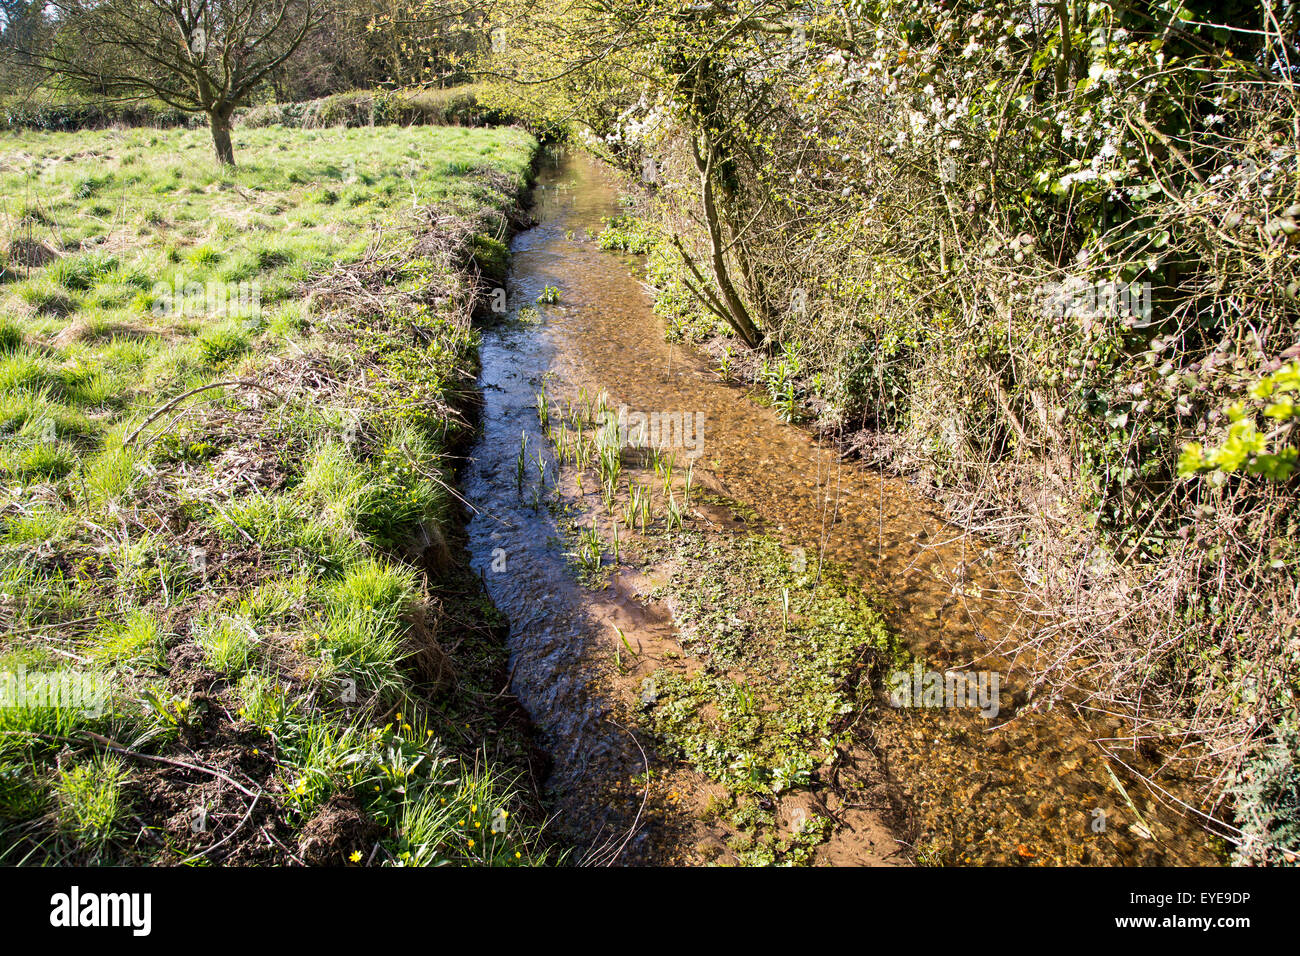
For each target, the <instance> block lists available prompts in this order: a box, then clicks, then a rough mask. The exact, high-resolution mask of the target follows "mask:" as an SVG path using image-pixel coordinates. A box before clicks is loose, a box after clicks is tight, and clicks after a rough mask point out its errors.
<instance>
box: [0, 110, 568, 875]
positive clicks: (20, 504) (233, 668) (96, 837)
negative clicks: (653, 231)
mask: <svg viewBox="0 0 1300 956" xmlns="http://www.w3.org/2000/svg"><path fill="white" fill-rule="evenodd" d="M535 146H536V144H535V143H534V141H533V140H532V139H531V137H529V136H528V135H527V134H525V133H523V132H520V131H518V130H509V129H507V130H468V129H450V128H430V127H423V128H410V129H403V128H396V127H380V128H373V129H354V130H314V131H306V130H286V129H282V128H278V127H269V128H263V129H256V130H243V131H240V132H239V133H238V135H237V137H236V158H237V161H238V162H239V163H240V166H239V167H237V168H236V169H233V170H230V169H222V168H220V167H218V166H217V165H216V164H215V162H214V161H213V160H211V159H210V158H209V153H210V152H211V144H210V142H209V141H208V136H207V133H206V132H205V131H188V130H172V131H165V132H160V131H156V130H127V131H114V130H108V131H102V132H81V133H54V134H49V133H25V134H2V135H0V197H3V198H0V249H3V253H2V254H0V256H2V258H0V269H3V273H2V275H0V630H2V632H3V634H4V636H3V638H0V680H3V681H4V682H5V683H4V684H3V685H0V695H3V700H0V826H2V827H3V830H2V831H0V862H4V863H7V864H13V863H19V862H60V861H71V862H137V863H139V862H145V863H147V862H178V861H187V862H191V863H212V862H222V863H257V862H279V863H283V862H290V861H294V860H301V861H304V862H317V863H334V864H346V863H355V864H364V863H367V862H369V863H372V864H377V863H381V862H389V863H398V864H405V863H432V862H439V861H452V862H462V863H528V862H536V860H537V859H539V858H540V857H541V856H542V855H543V854H544V850H542V849H541V847H540V842H539V840H538V839H537V836H536V833H535V831H534V830H532V829H530V828H529V827H528V826H526V825H523V824H520V823H518V822H516V821H517V820H518V819H519V818H520V816H521V814H520V813H519V812H518V809H517V808H518V807H519V806H521V804H519V802H518V801H517V800H516V798H515V793H514V791H515V784H516V777H517V773H516V771H515V770H514V769H512V768H514V767H516V766H517V765H518V761H516V760H514V759H513V758H514V756H516V754H515V752H514V751H512V750H511V747H516V745H515V744H512V743H511V742H510V741H511V737H510V735H509V734H507V733H504V732H503V730H502V728H501V727H499V726H497V721H498V715H497V714H496V713H495V712H493V711H492V709H491V708H489V707H485V706H482V700H483V699H485V698H486V697H487V696H489V695H490V694H491V693H494V692H495V691H496V689H497V688H498V687H499V683H494V682H496V681H497V680H498V676H499V675H498V674H497V671H498V670H499V669H500V660H499V654H498V653H497V651H496V650H495V649H494V648H493V647H492V639H491V635H490V630H491V613H492V612H491V609H490V607H489V606H487V605H486V604H485V602H483V600H482V598H481V597H480V596H479V595H478V593H477V591H476V590H475V589H474V588H473V586H472V582H470V581H467V580H466V574H465V573H464V572H463V571H462V570H461V569H459V568H458V567H457V566H456V561H455V560H454V558H453V557H452V556H451V552H452V551H453V550H454V535H455V525H456V521H455V518H454V514H453V509H452V498H451V496H450V494H449V491H448V481H449V475H450V472H449V462H448V456H449V452H450V451H451V450H453V449H454V447H455V445H456V443H457V442H458V441H460V440H461V439H462V438H463V437H464V435H465V432H466V429H467V426H466V424H465V422H464V418H463V414H462V413H463V410H464V407H465V398H466V395H467V394H468V392H469V389H470V387H471V386H472V382H473V378H472V375H473V371H474V367H475V360H476V359H475V356H476V346H477V334H476V332H475V331H474V329H473V327H472V325H471V323H470V312H471V310H472V307H473V289H472V288H471V286H472V284H473V282H475V281H479V282H480V283H481V282H482V281H483V280H482V279H477V280H476V279H475V277H476V276H494V275H499V274H500V273H501V271H502V270H503V268H504V263H505V258H506V255H507V253H506V251H505V247H504V245H503V244H502V242H503V240H505V239H506V238H507V231H508V215H509V213H510V212H511V210H512V209H513V208H514V205H515V203H516V201H517V199H518V197H519V195H520V192H521V190H522V188H523V187H524V186H525V184H526V181H527V178H528V170H529V166H530V162H531V158H532V154H533V151H534V149H535ZM182 396H185V397H182ZM449 542H450V543H449ZM448 608H453V609H454V613H449V611H448ZM457 628H459V629H460V631H459V632H458V631H457V630H456V629H457ZM449 636H450V638H451V639H449ZM489 688H490V689H489ZM485 741H492V743H491V744H490V745H486V746H485V743H484V742H485ZM518 746H522V744H520V745H518ZM517 749H518V748H517V747H516V750H517ZM523 816H525V817H526V816H527V814H526V813H524V814H523Z"/></svg>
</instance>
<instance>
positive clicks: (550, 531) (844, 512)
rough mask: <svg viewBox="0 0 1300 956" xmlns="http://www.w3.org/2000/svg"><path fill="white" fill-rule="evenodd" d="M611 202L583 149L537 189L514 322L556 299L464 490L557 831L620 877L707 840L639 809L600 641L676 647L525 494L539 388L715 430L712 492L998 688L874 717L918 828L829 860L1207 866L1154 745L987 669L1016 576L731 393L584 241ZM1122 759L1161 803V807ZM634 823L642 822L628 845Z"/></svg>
mask: <svg viewBox="0 0 1300 956" xmlns="http://www.w3.org/2000/svg"><path fill="white" fill-rule="evenodd" d="M618 199H619V196H618V190H617V188H616V187H615V185H614V184H613V182H612V180H611V179H610V178H609V177H608V175H607V174H606V173H605V171H604V170H603V169H601V168H600V167H599V166H598V165H597V164H596V163H595V162H594V161H593V160H590V159H589V158H587V157H585V156H584V155H582V154H575V155H568V156H565V157H563V158H562V159H561V160H560V161H559V162H558V164H556V165H554V166H552V167H551V168H548V169H546V170H544V171H543V173H542V175H541V176H540V178H539V182H538V188H537V192H536V208H535V210H534V214H535V217H536V219H537V223H538V224H537V225H536V226H535V227H534V228H532V229H529V230H528V231H526V232H523V233H521V234H520V235H519V236H517V237H516V239H515V241H514V244H513V250H514V259H513V270H512V278H511V281H510V288H509V295H510V301H511V303H512V306H516V307H517V306H519V305H523V304H529V303H533V302H535V301H536V300H537V298H538V296H539V295H540V294H541V293H542V291H543V289H545V288H546V287H547V286H554V287H556V288H558V289H559V290H560V291H561V295H560V302H559V303H558V304H555V305H549V306H544V307H539V311H540V313H541V317H540V319H539V320H537V321H534V322H529V323H523V324H521V323H513V324H508V325H503V326H502V327H500V328H496V329H491V330H488V331H487V332H486V333H485V335H484V342H483V347H482V375H481V383H480V384H481V387H482V389H483V394H484V409H483V427H482V437H481V439H480V440H479V442H478V444H477V446H476V447H475V448H474V450H473V451H472V452H471V462H470V464H469V465H468V467H467V470H466V474H465V481H466V493H467V497H468V500H469V502H470V504H471V505H472V506H473V508H474V509H475V512H476V513H475V516H474V518H473V520H472V521H471V523H470V528H469V531H470V547H471V552H472V555H473V561H474V564H475V567H476V569H477V570H478V571H479V572H480V573H481V574H482V575H483V578H484V580H485V582H486V584H487V587H488V589H489V592H490V594H491V596H492V598H493V600H494V601H495V603H496V605H497V606H498V608H500V609H501V611H502V612H504V613H505V614H506V615H507V616H508V618H509V620H510V651H511V662H512V684H511V689H512V691H513V692H514V693H515V694H516V695H517V696H518V698H519V699H520V701H521V702H522V704H523V705H524V707H525V708H526V709H527V710H528V712H529V713H530V714H531V716H532V718H533V721H534V723H535V724H536V726H537V727H538V729H539V731H540V734H541V740H542V744H543V746H544V747H545V748H546V750H547V751H548V752H549V754H550V757H551V761H552V766H551V771H550V778H549V781H548V791H549V793H550V796H551V798H552V800H553V802H554V806H555V808H556V811H557V815H558V819H557V826H559V827H560V829H561V830H563V831H564V832H566V833H567V834H569V835H570V836H572V837H574V838H575V839H577V840H578V841H579V842H580V843H583V844H585V845H587V846H594V847H596V848H597V851H596V852H595V853H594V854H593V858H595V859H607V860H608V859H615V858H616V859H618V860H619V861H620V862H636V861H637V860H653V861H659V862H663V861H691V855H690V853H689V852H687V851H686V850H685V849H682V848H676V849H675V848H674V841H683V840H686V841H689V840H692V839H695V838H697V837H698V833H696V832H693V831H692V827H695V829H696V830H698V827H696V826H695V824H694V823H692V822H691V821H689V820H687V821H686V822H683V821H682V820H681V819H680V817H681V816H682V815H681V814H678V815H677V817H674V815H673V814H672V813H671V812H656V811H654V810H647V811H644V812H643V811H642V809H641V799H642V789H641V786H640V784H639V782H637V781H635V780H634V779H633V778H634V777H635V775H636V774H637V773H638V772H639V771H641V770H642V769H643V768H644V766H645V765H646V762H647V761H650V760H653V759H654V757H653V754H652V755H651V756H649V757H647V756H645V755H643V752H642V750H641V747H642V746H643V745H644V746H648V745H647V744H646V741H645V738H644V737H643V736H641V737H640V740H639V742H638V738H637V737H634V736H633V734H632V731H631V728H630V724H629V721H630V720H633V719H635V718H634V717H629V711H628V708H627V707H626V705H625V703H624V702H620V701H619V700H618V699H617V695H616V694H614V693H612V692H611V683H610V680H609V668H608V667H606V666H603V665H602V663H601V658H600V656H599V654H598V653H597V651H598V650H599V648H600V647H601V646H602V642H603V641H606V640H607V637H606V636H603V631H602V628H603V627H604V626H605V625H607V624H608V622H615V623H619V622H621V623H620V624H619V626H620V627H621V628H622V629H623V630H629V629H631V628H636V629H637V631H638V634H639V635H640V637H641V639H643V640H644V641H647V642H648V644H649V646H650V647H651V650H652V651H653V650H654V648H655V647H656V646H659V647H660V648H661V649H662V648H663V647H668V646H670V645H671V643H672V635H673V626H672V620H671V615H670V614H668V613H667V612H666V611H665V610H664V609H663V608H662V607H658V606H655V605H653V603H647V602H646V601H645V600H644V599H643V595H644V593H645V590H646V589H645V588H644V587H641V586H639V585H638V583H637V582H636V581H635V580H631V581H629V580H628V579H626V578H625V577H620V578H618V579H617V580H616V581H615V582H614V583H613V584H612V585H611V586H610V587H608V588H606V589H604V590H603V591H597V592H593V591H591V590H589V589H587V588H584V587H582V586H580V585H579V584H578V583H577V581H576V580H575V575H574V571H573V569H572V568H571V566H570V565H569V564H568V563H567V562H566V560H565V557H564V551H565V548H566V544H565V542H564V540H563V535H562V534H561V532H560V530H559V529H558V528H557V525H556V521H555V519H554V518H553V516H552V514H551V513H549V512H548V510H547V509H546V508H536V507H533V506H532V505H531V504H530V502H529V501H528V500H527V498H526V496H523V495H521V494H520V493H519V491H518V489H517V482H516V459H517V457H518V455H519V449H520V435H521V432H527V433H528V434H529V448H530V449H531V450H534V451H535V450H537V449H541V448H543V447H545V439H544V438H543V437H542V435H541V434H540V432H539V430H538V418H537V412H536V410H535V402H536V395H537V393H538V392H539V391H540V390H542V389H543V388H544V387H545V388H547V389H548V390H554V391H557V392H559V393H562V394H568V395H573V394H575V393H576V392H577V391H578V389H579V388H586V389H587V391H588V393H589V394H596V393H598V392H600V391H602V390H604V391H607V392H608V393H609V395H610V397H611V404H612V405H613V406H614V407H616V408H617V407H618V406H619V405H626V406H627V407H629V408H631V409H640V410H664V411H682V412H694V413H698V414H700V415H702V416H703V417H702V421H703V428H704V434H703V449H704V454H703V456H702V457H701V458H700V459H699V460H698V461H697V463H696V473H697V477H698V479H699V480H700V483H701V484H702V485H703V486H705V487H707V488H710V489H712V490H714V491H717V492H719V493H721V494H723V495H725V496H727V497H728V498H731V499H734V500H735V501H737V502H740V503H742V504H743V505H744V506H746V507H747V508H748V509H752V511H753V513H755V514H756V515H757V516H758V518H759V519H760V520H761V522H762V525H763V527H765V528H767V529H770V530H771V531H772V532H773V533H774V534H776V535H778V536H780V537H781V538H782V539H784V540H786V541H789V542H792V543H794V544H797V545H801V546H803V547H806V548H807V549H808V551H809V553H810V554H813V555H824V557H825V559H826V560H829V561H834V562H836V563H838V564H840V565H842V566H844V567H847V568H849V569H851V570H852V571H853V572H854V574H855V575H856V577H857V578H858V579H859V580H860V581H861V584H862V587H863V588H864V589H866V590H868V591H869V592H870V593H872V594H873V595H875V596H876V599H877V600H878V601H879V603H880V605H881V607H882V609H883V611H884V612H885V615H886V619H887V621H888V623H889V625H890V626H891V628H893V629H894V630H895V631H896V632H897V633H898V634H899V635H900V636H901V638H902V640H903V641H904V642H905V643H906V645H907V646H908V647H909V648H910V649H911V650H912V651H913V652H914V653H915V654H917V655H918V656H919V657H921V658H922V659H924V660H925V661H926V662H927V666H928V667H931V668H962V669H967V670H973V671H989V672H997V673H999V674H1001V675H1002V677H1003V685H1002V699H1003V701H1004V704H1003V706H1002V709H1001V712H1000V713H999V715H998V716H997V717H996V718H995V719H991V720H990V719H987V717H986V716H981V714H980V713H978V712H977V711H976V710H973V709H970V708H965V709H963V708H945V709H921V708H890V707H888V706H883V707H881V708H879V710H877V711H876V712H874V713H873V715H872V718H871V720H872V725H871V726H870V727H868V728H864V730H863V737H864V740H863V745H862V753H863V754H865V755H869V756H870V757H871V758H872V760H873V766H874V768H875V769H874V770H873V772H874V773H877V774H883V775H885V776H887V778H888V781H889V786H890V788H891V789H892V791H893V792H895V793H897V794H900V795H901V796H902V800H901V805H902V806H903V807H904V808H905V813H904V814H903V815H902V816H899V815H898V814H895V815H894V816H892V817H890V816H888V815H887V814H885V815H882V814H881V813H878V812H875V811H870V810H863V811H862V813H863V814H866V816H867V817H869V818H870V819H866V818H864V817H863V816H862V814H859V816H858V817H857V818H856V822H855V821H854V820H850V822H851V823H853V827H851V828H858V829H861V828H866V829H868V830H873V832H875V833H876V834H879V833H880V832H881V828H882V827H884V826H886V825H887V826H888V827H889V828H890V831H889V832H891V833H892V835H893V836H894V837H895V838H896V840H897V841H898V842H895V841H894V840H886V841H884V842H887V843H891V844H893V845H892V846H888V847H884V846H881V845H880V844H881V842H882V841H881V840H879V839H876V838H873V839H872V840H870V841H858V842H857V843H850V844H848V845H847V849H845V850H844V851H843V852H831V851H828V852H827V853H825V854H824V855H823V857H822V859H823V860H825V861H827V862H839V863H845V862H862V863H880V862H899V861H905V860H907V859H918V858H919V859H920V860H922V861H925V860H927V859H932V860H935V861H939V862H950V863H960V862H975V863H1021V862H1028V863H1097V864H1105V863H1110V864H1116V863H1119V864H1152V863H1213V862H1216V860H1217V856H1216V850H1215V847H1214V844H1213V841H1212V840H1211V839H1210V838H1209V837H1208V835H1207V834H1206V833H1205V832H1204V831H1203V830H1202V828H1201V827H1200V826H1198V825H1197V823H1196V819H1195V816H1194V814H1192V813H1189V812H1187V811H1186V810H1182V809H1180V808H1179V805H1178V803H1177V801H1176V800H1174V799H1172V797H1173V796H1174V795H1184V797H1185V799H1186V800H1187V802H1189V803H1191V802H1192V799H1191V798H1190V797H1187V796H1186V793H1187V788H1185V787H1182V786H1181V785H1180V783H1179V781H1177V780H1176V779H1173V778H1169V777H1168V775H1167V772H1166V773H1165V774H1164V775H1162V772H1161V766H1160V763H1161V757H1160V755H1159V752H1158V750H1153V749H1152V748H1150V747H1144V748H1141V750H1140V752H1139V750H1135V749H1133V748H1131V747H1130V748H1129V749H1124V746H1125V745H1124V742H1123V737H1124V726H1125V725H1124V722H1123V720H1122V718H1121V717H1119V716H1107V715H1100V716H1098V715H1090V716H1089V717H1088V718H1087V720H1085V719H1084V718H1083V717H1082V716H1081V715H1080V713H1079V712H1078V711H1077V710H1076V709H1075V708H1070V707H1067V706H1058V707H1056V708H1055V709H1053V710H1051V711H1043V710H1040V709H1036V708H1035V707H1034V706H1032V705H1030V706H1024V705H1025V704H1026V699H1027V698H1026V687H1027V684H1026V678H1025V676H1024V675H1023V673H1021V671H1020V670H1019V669H1018V668H1017V666H1016V662H1015V661H1014V660H1008V659H1007V658H1006V656H1005V655H1000V654H996V653H993V652H992V651H991V648H993V647H994V646H995V645H996V646H997V647H999V648H1004V647H1006V646H1008V645H1009V644H1014V641H1015V639H1016V638H1017V635H1018V629H1019V628H1020V627H1021V626H1022V625H1021V623H1020V621H1019V619H1018V616H1017V613H1016V609H1015V607H1014V606H1013V604H1012V603H1011V602H1010V601H1008V600H1007V599H1005V597H1001V596H1000V595H1004V594H1005V593H1006V592H1005V590H1004V589H1003V588H1002V585H1006V584H1008V583H1009V582H1010V581H1011V577H1010V575H1009V573H1008V569H1009V565H1008V564H1006V562H1005V560H1004V559H1001V558H1000V557H999V556H998V555H997V553H996V552H995V551H994V550H993V549H991V548H986V547H983V546H981V545H980V544H979V543H978V542H975V541H973V540H972V539H971V538H970V537H969V536H966V535H962V534H960V533H959V532H958V531H957V530H956V529H954V528H953V527H952V526H951V525H949V524H947V523H946V522H945V521H944V520H943V518H942V517H941V516H940V515H939V514H938V513H937V512H936V511H935V509H934V507H933V506H932V505H931V504H930V503H929V502H927V501H926V500H925V499H924V498H922V497H921V496H920V495H919V494H918V493H917V492H916V491H915V490H914V489H912V488H911V487H910V486H909V485H908V484H907V483H906V482H904V481H901V480H897V479H893V478H889V477H885V476H882V475H881V474H879V473H876V472H872V471H868V470H866V469H863V468H860V467H858V466H856V465H853V464H851V463H845V462H843V461H842V460H841V458H840V456H839V455H838V453H837V452H836V450H835V449H834V448H832V447H830V446H829V445H823V444H820V443H818V442H816V441H815V440H813V439H812V437H810V436H809V435H808V434H807V433H806V432H805V431H803V430H801V429H799V428H796V427H792V426H790V425H787V424H784V423H783V422H782V421H781V420H780V419H779V418H778V416H777V415H776V414H775V413H774V412H773V411H772V410H771V409H769V408H766V407H763V406H761V405H759V404H756V403H754V402H752V401H749V400H747V398H746V397H745V395H744V393H743V392H742V391H740V390H739V389H737V388H734V387H731V386H729V385H727V384H725V383H723V382H722V381H721V380H720V379H719V377H718V376H717V374H716V373H715V372H714V371H713V370H712V369H710V367H709V366H708V365H707V364H706V363H705V362H704V361H703V359H702V358H701V357H700V356H698V355H697V354H695V353H693V352H692V351H691V350H690V349H689V348H686V347H683V346H676V345H673V344H670V343H668V342H666V341H665V340H664V329H663V324H662V322H661V320H660V319H659V318H658V317H657V316H656V315H655V314H654V312H653V310H652V308H651V305H650V299H649V297H648V295H647V293H646V291H645V289H644V288H643V287H642V285H641V284H640V283H639V282H638V280H637V279H636V277H635V263H633V262H630V261H629V260H627V259H626V258H625V257H620V256H617V255H614V254H612V253H609V252H605V251H602V250H601V249H600V248H599V247H598V245H597V244H596V242H595V241H594V237H595V235H596V234H597V233H598V232H599V231H600V230H601V229H602V228H603V225H604V223H603V218H604V217H608V216H612V215H615V214H617V213H618V212H619V211H620V210H621V207H620V205H619V202H618ZM530 454H531V452H530ZM1108 752H1109V753H1110V754H1111V756H1110V757H1108V756H1107V753H1108ZM1125 764H1128V765H1129V767H1131V768H1136V769H1140V770H1141V771H1142V774H1143V775H1144V776H1149V777H1151V778H1153V779H1155V780H1156V781H1158V784H1159V788H1160V789H1161V791H1162V792H1165V793H1167V794H1168V796H1165V798H1164V799H1159V798H1158V797H1157V793H1156V791H1154V790H1153V789H1152V788H1151V787H1150V786H1147V785H1144V784H1143V783H1142V782H1140V779H1139V778H1138V777H1135V776H1134V775H1133V774H1131V773H1129V772H1128V770H1127V769H1126V767H1125ZM694 785H695V786H696V787H697V788H699V787H705V785H704V784H703V783H701V782H700V781H699V780H696V781H695V784H694ZM705 789H707V787H705ZM844 812H845V813H847V812H848V811H847V810H845V811H844ZM630 822H631V823H637V822H639V823H640V827H639V829H638V831H637V832H636V834H635V835H634V836H632V837H629V836H628V835H627V834H628V833H629V832H630V831H631V823H630ZM678 850H681V852H678ZM602 853H603V855H602Z"/></svg>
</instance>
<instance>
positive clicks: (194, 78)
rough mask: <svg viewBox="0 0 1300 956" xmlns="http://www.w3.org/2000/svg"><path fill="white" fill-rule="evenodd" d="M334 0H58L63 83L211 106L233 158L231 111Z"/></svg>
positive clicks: (200, 108)
mask: <svg viewBox="0 0 1300 956" xmlns="http://www.w3.org/2000/svg"><path fill="white" fill-rule="evenodd" d="M328 2H329V0H52V2H51V3H50V4H49V9H50V10H51V11H52V15H53V18H54V24H53V27H54V33H53V37H52V40H51V42H50V43H49V45H48V46H46V47H44V48H43V49H39V50H32V51H28V53H29V57H30V60H31V61H32V62H33V63H35V64H36V65H37V66H39V67H41V68H42V69H43V70H44V71H45V72H46V73H48V74H49V75H50V76H51V77H52V78H53V80H54V81H55V83H56V84H60V85H63V86H65V87H68V88H70V89H75V90H78V91H80V92H88V93H92V94H94V95H97V96H102V97H105V98H107V99H110V100H111V99H120V100H126V99H136V98H139V97H145V96H152V97H156V98H157V99H159V100H161V101H162V102H164V103H166V104H167V105H169V106H172V107H174V108H176V109H178V110H182V111H185V112H189V113H203V114H205V115H206V116H207V117H208V122H209V125H210V126H211V128H212V141H213V144H214V145H215V146H216V150H217V159H219V160H220V161H221V162H223V163H227V164H230V165H234V162H235V152H234V147H233V146H232V145H231V141H230V118H231V116H232V115H233V114H234V112H235V110H236V109H237V108H238V107H239V106H241V105H242V104H243V103H244V102H245V101H246V100H247V98H248V97H249V95H250V94H251V93H253V92H254V90H256V89H257V87H258V85H259V84H261V83H263V82H264V81H265V80H267V79H268V78H269V77H270V75H271V74H272V72H273V71H274V70H275V69H276V68H277V67H279V66H280V65H281V64H283V63H284V62H285V61H286V60H287V59H288V58H289V57H290V56H292V55H293V52H294V51H295V50H296V49H297V48H298V46H299V45H300V44H301V43H302V41H303V40H304V39H305V38H306V37H307V36H308V34H309V33H311V31H312V30H313V29H315V27H316V26H318V25H319V24H320V23H321V22H322V20H324V19H325V16H326V14H327V8H326V4H327V3H328Z"/></svg>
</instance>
